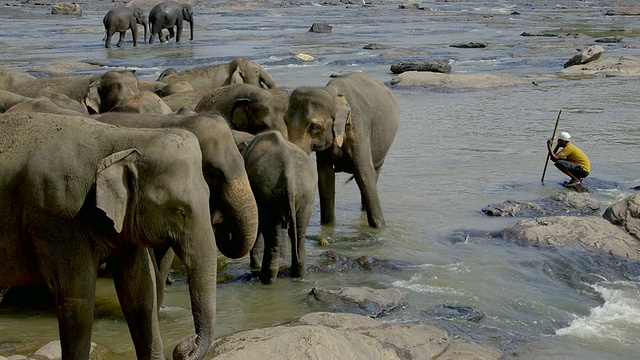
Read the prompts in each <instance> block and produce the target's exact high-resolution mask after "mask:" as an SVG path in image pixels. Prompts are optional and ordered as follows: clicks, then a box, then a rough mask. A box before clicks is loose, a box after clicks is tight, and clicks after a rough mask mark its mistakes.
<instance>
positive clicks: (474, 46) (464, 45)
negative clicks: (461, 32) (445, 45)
mask: <svg viewBox="0 0 640 360" xmlns="http://www.w3.org/2000/svg"><path fill="white" fill-rule="evenodd" d="M449 47H454V48H462V49H483V48H486V47H487V45H486V44H483V43H479V42H475V41H471V42H468V43H460V44H451V45H449Z"/></svg>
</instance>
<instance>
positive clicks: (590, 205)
mask: <svg viewBox="0 0 640 360" xmlns="http://www.w3.org/2000/svg"><path fill="white" fill-rule="evenodd" d="M599 208H600V202H599V201H598V200H596V199H594V198H592V197H591V196H589V195H588V194H586V193H577V192H573V191H572V192H563V193H559V194H557V195H554V196H550V197H547V198H544V199H540V200H536V201H519V200H507V201H505V202H503V203H501V204H494V205H488V206H486V207H484V208H483V209H482V212H483V213H485V214H487V215H491V216H529V217H533V216H549V215H561V214H562V215H567V214H574V215H581V214H591V213H593V212H595V211H597V210H598V209H599Z"/></svg>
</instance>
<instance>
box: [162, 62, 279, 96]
mask: <svg viewBox="0 0 640 360" xmlns="http://www.w3.org/2000/svg"><path fill="white" fill-rule="evenodd" d="M158 81H162V82H164V83H167V84H173V83H176V82H179V81H188V82H189V83H191V85H192V86H193V88H194V89H195V90H202V91H209V90H213V89H216V88H219V87H221V86H225V85H234V84H249V85H255V86H260V87H264V88H267V89H275V88H277V85H276V82H275V80H274V79H273V77H272V76H271V74H269V72H268V71H267V70H266V69H265V68H264V67H262V65H260V64H258V63H256V62H255V61H252V60H249V59H247V58H244V57H236V58H234V59H233V60H231V61H230V62H228V63H224V64H216V65H203V66H196V67H193V68H191V69H187V70H184V71H180V72H178V71H176V70H175V69H172V68H169V69H166V70H165V71H164V72H163V73H162V74H160V76H159V77H158Z"/></svg>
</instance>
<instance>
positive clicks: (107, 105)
mask: <svg viewBox="0 0 640 360" xmlns="http://www.w3.org/2000/svg"><path fill="white" fill-rule="evenodd" d="M139 93H140V90H139V89H138V78H137V77H136V72H135V70H124V71H116V70H111V71H107V72H106V73H104V74H103V75H102V76H100V77H99V78H98V79H97V80H95V81H93V82H92V83H91V84H90V85H89V89H88V91H87V95H86V97H85V104H86V105H87V108H88V109H89V110H91V111H92V112H93V113H96V114H99V113H103V112H107V111H111V110H112V109H113V108H115V107H116V106H118V105H120V103H121V102H122V101H123V100H125V99H128V98H130V97H132V96H134V95H138V94H139Z"/></svg>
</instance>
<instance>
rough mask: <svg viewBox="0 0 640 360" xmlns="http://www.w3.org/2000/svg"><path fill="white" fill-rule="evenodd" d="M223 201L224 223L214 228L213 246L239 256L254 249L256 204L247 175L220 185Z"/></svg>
mask: <svg viewBox="0 0 640 360" xmlns="http://www.w3.org/2000/svg"><path fill="white" fill-rule="evenodd" d="M222 202H223V210H222V213H223V225H222V227H221V228H222V229H221V230H220V231H216V245H218V250H219V251H220V253H221V254H222V255H224V256H226V257H228V258H231V259H239V258H241V257H243V256H245V255H247V254H248V253H249V251H250V250H251V248H253V245H254V243H255V241H256V237H257V234H258V206H257V205H256V200H255V198H254V196H253V192H252V191H251V186H250V185H249V179H248V178H247V176H246V175H244V176H242V177H240V178H239V179H236V180H233V181H230V182H229V183H228V184H226V185H225V186H224V187H223V190H222ZM229 233H230V235H231V237H229Z"/></svg>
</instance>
